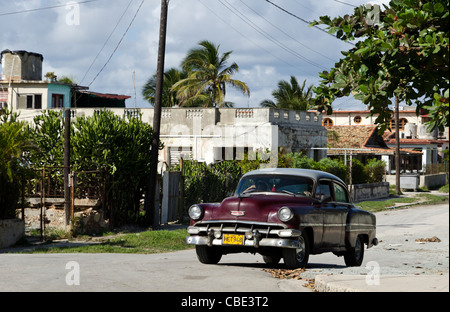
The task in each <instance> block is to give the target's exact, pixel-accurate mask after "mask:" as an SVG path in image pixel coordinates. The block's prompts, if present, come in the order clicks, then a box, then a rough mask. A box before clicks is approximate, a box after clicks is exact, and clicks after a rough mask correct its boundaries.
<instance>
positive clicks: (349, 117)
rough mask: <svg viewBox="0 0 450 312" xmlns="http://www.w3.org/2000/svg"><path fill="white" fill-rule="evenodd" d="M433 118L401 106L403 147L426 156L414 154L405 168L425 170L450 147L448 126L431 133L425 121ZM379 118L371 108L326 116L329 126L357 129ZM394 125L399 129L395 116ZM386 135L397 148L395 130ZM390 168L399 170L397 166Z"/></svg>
mask: <svg viewBox="0 0 450 312" xmlns="http://www.w3.org/2000/svg"><path fill="white" fill-rule="evenodd" d="M429 118H430V117H429V115H428V114H425V113H420V114H419V115H417V113H416V110H414V109H410V108H407V107H400V109H399V129H400V148H402V149H405V150H410V151H414V152H415V154H417V153H419V152H420V153H422V155H423V156H422V157H421V159H420V160H418V159H417V156H413V154H412V153H410V154H409V155H410V157H409V160H405V162H404V164H405V165H404V167H403V169H404V170H405V168H414V170H418V171H423V169H424V168H426V167H427V166H430V165H432V164H436V163H438V162H440V161H441V159H442V156H443V151H444V150H448V149H449V138H448V133H449V131H448V128H446V129H445V131H444V132H439V131H437V130H435V131H433V132H429V131H428V130H427V126H426V124H425V123H426V122H427V121H428V120H429ZM375 119H376V116H370V112H369V111H368V110H365V111H364V110H363V111H356V110H355V111H344V110H342V111H338V110H337V111H334V112H333V114H332V115H326V116H324V117H323V121H322V123H323V125H324V126H326V127H328V126H332V127H351V128H352V129H355V131H357V130H356V129H358V128H359V127H364V126H366V127H367V126H375ZM390 126H391V129H395V120H394V119H393V120H392V121H391V125H390ZM355 133H356V132H355ZM383 138H384V140H385V143H386V145H387V146H388V147H390V148H395V131H392V132H391V131H386V132H385V133H384V134H383ZM418 162H419V163H418ZM402 166H403V165H402ZM390 168H391V169H392V170H395V167H393V165H391V166H390Z"/></svg>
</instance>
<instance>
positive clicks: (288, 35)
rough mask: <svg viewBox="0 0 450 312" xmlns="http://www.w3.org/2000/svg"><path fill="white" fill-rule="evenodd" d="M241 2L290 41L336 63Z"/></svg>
mask: <svg viewBox="0 0 450 312" xmlns="http://www.w3.org/2000/svg"><path fill="white" fill-rule="evenodd" d="M239 1H240V2H241V3H242V4H243V5H245V6H246V7H247V8H249V9H250V10H251V11H253V12H254V13H255V14H257V15H258V16H259V17H261V18H262V19H264V20H265V21H266V22H267V23H269V24H270V25H272V26H273V27H274V28H276V29H278V30H279V31H280V32H282V33H283V34H285V35H286V36H287V37H289V38H290V39H292V40H294V41H295V42H297V43H298V44H300V45H301V46H303V47H304V48H306V49H308V50H310V51H312V52H314V53H316V54H319V55H321V56H323V57H324V58H326V59H328V60H330V61H333V62H334V61H335V60H333V59H332V58H330V57H328V56H326V55H324V54H322V53H321V52H319V51H316V50H314V49H312V48H311V47H309V46H307V45H306V44H304V43H302V42H300V41H298V40H297V39H296V38H294V37H292V36H291V35H290V34H288V33H287V32H285V31H284V30H283V29H281V28H280V27H278V26H277V25H275V24H274V23H272V22H271V21H269V20H268V19H266V18H265V17H264V16H262V15H261V14H259V13H258V12H257V11H255V10H254V9H252V8H251V7H250V6H248V5H247V4H246V3H245V2H244V1H242V0H239Z"/></svg>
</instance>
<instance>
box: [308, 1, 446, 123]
mask: <svg viewBox="0 0 450 312" xmlns="http://www.w3.org/2000/svg"><path fill="white" fill-rule="evenodd" d="M448 17H449V1H448V0H433V1H419V0H392V1H390V2H389V5H388V6H384V10H383V9H381V8H380V7H378V6H360V7H358V8H356V9H355V10H354V13H353V15H346V16H344V17H337V18H334V19H331V18H330V17H328V16H322V17H321V18H320V21H315V22H313V23H312V25H317V24H325V25H327V28H328V30H329V32H330V33H332V34H336V36H337V37H338V38H339V39H342V40H345V41H349V40H355V39H357V42H356V44H355V47H354V48H352V49H351V50H349V51H346V52H342V54H343V55H344V58H343V59H341V60H340V61H339V62H338V63H336V64H335V67H334V68H332V69H331V70H330V71H324V72H322V73H321V74H320V77H321V78H322V81H321V84H320V85H319V86H318V87H317V88H315V89H314V92H315V93H316V98H315V104H316V105H317V107H318V109H319V110H325V111H327V113H328V114H331V113H332V107H331V104H332V102H333V101H334V100H335V99H336V98H339V97H343V96H349V95H350V94H353V95H354V97H355V98H356V99H359V100H361V101H362V102H364V104H366V105H368V107H369V108H370V112H371V114H373V115H375V114H377V115H378V117H377V118H376V123H377V124H379V125H380V130H381V131H383V130H385V129H386V128H387V127H389V121H390V120H391V118H392V109H391V107H390V104H392V99H393V98H398V100H399V101H400V102H401V101H404V102H406V104H407V105H412V104H415V105H416V106H417V110H418V112H419V111H420V110H421V109H428V110H430V112H431V117H432V120H431V122H429V123H428V125H429V128H430V129H432V128H435V127H438V128H440V129H441V130H443V127H444V126H447V127H448V126H449V119H448V108H449V106H448V105H449V104H448V103H449V98H448V96H449V92H448V89H449V87H448V86H449V67H448V65H449V18H448Z"/></svg>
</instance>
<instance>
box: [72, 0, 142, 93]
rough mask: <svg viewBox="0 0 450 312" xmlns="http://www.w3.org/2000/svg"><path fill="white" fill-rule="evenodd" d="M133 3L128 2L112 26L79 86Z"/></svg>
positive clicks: (131, 0)
mask: <svg viewBox="0 0 450 312" xmlns="http://www.w3.org/2000/svg"><path fill="white" fill-rule="evenodd" d="M132 2H133V0H130V2H129V3H128V6H127V7H126V8H125V11H124V12H123V13H122V15H121V16H120V18H119V20H118V21H117V23H116V26H114V29H113V30H112V31H111V33H110V34H109V36H108V38H107V39H106V41H105V43H104V44H103V46H102V48H101V49H100V51H98V53H97V55H96V56H95V58H94V60H93V61H92V63H91V65H90V66H89V68H88V69H87V70H86V72H85V74H84V76H83V78H82V79H81V81H80V85H81V84H82V82H83V81H84V79H85V78H86V75H87V74H88V72H89V71H90V70H91V68H92V66H93V65H94V63H95V61H96V60H97V59H98V57H99V56H100V53H102V51H103V49H104V48H105V46H106V44H107V43H108V41H109V39H111V37H112V35H113V33H114V32H115V31H116V29H117V27H118V26H119V24H120V22H121V21H122V19H123V17H124V16H125V13H126V12H127V11H128V9H129V8H130V6H131V3H132Z"/></svg>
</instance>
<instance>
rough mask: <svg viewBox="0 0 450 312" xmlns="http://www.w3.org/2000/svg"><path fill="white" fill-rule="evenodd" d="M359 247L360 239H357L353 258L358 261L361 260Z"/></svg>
mask: <svg viewBox="0 0 450 312" xmlns="http://www.w3.org/2000/svg"><path fill="white" fill-rule="evenodd" d="M361 246H362V245H361V239H360V238H358V239H357V240H356V244H355V258H356V259H358V260H359V259H360V258H361Z"/></svg>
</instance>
